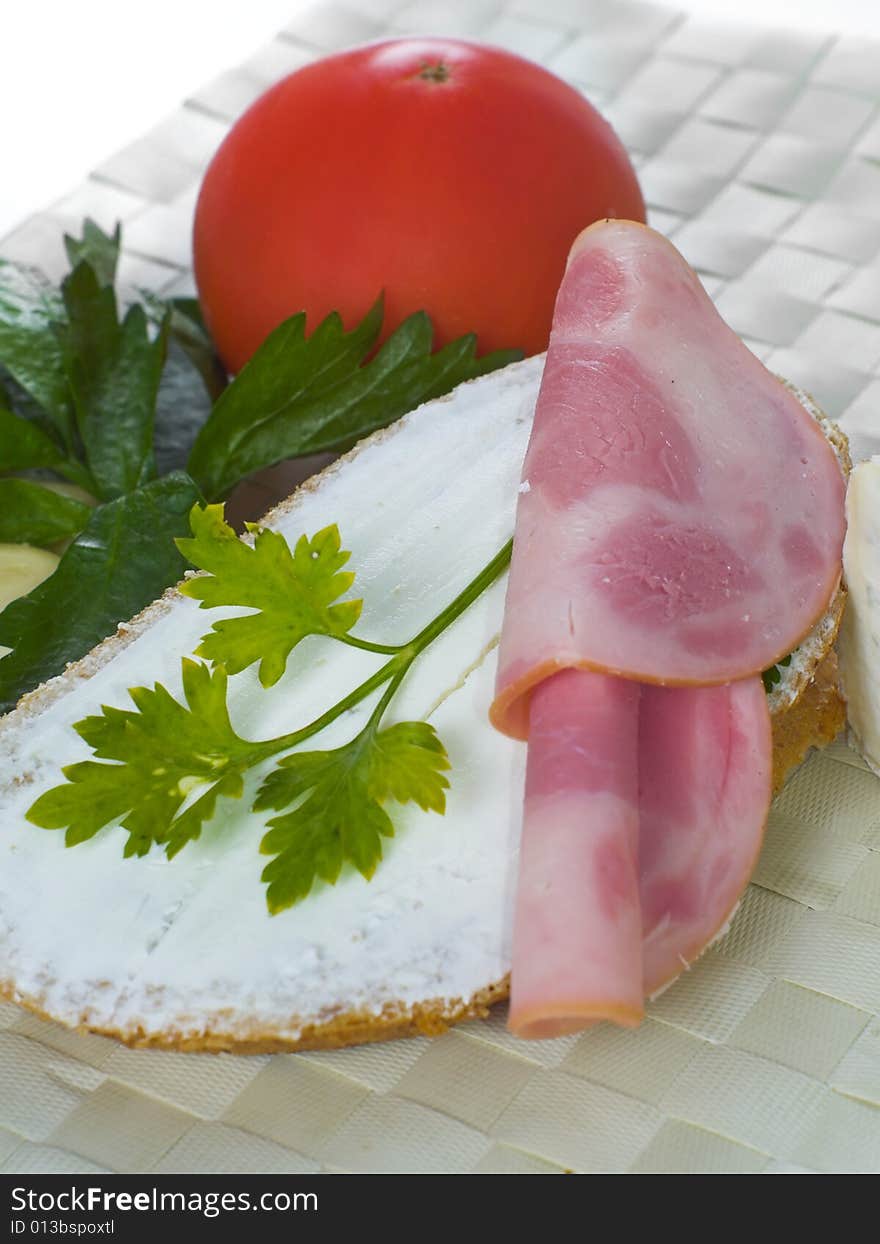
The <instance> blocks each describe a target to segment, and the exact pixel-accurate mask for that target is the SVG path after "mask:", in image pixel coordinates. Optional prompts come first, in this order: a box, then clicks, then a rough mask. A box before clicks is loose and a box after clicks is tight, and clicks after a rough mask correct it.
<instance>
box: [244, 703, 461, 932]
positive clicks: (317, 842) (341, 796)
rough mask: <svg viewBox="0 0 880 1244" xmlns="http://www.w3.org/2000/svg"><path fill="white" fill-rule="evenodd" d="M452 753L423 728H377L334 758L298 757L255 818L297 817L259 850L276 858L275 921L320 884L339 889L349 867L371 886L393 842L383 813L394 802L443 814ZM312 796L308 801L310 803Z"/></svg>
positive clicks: (288, 761)
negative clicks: (386, 843)
mask: <svg viewBox="0 0 880 1244" xmlns="http://www.w3.org/2000/svg"><path fill="white" fill-rule="evenodd" d="M447 769H449V760H448V758H447V755H446V751H445V748H444V747H443V744H442V743H441V741H440V739H439V738H438V737H437V734H436V732H435V730H434V728H433V727H432V726H430V725H428V723H427V722H424V721H406V722H400V723H398V724H397V725H394V726H389V727H388V728H387V729H385V730H379V729H377V728H376V726H375V725H374V724H373V722H372V721H371V722H370V723H369V724H368V725H367V726H366V728H365V729H364V730H363V731H362V732H361V733H360V734H359V735H357V736H356V738H354V739H353V740H352V741H351V742H350V743H346V744H345V745H344V746H343V747H339V748H336V749H335V750H334V751H313V752H295V753H294V754H293V755H291V756H286V757H285V758H284V759H283V760H281V761H280V762H279V767H278V768H277V769H275V770H273V772H272V773H270V774H269V776H268V777H267V778H266V779H265V781H264V782H263V785H262V787H261V788H260V791H259V794H258V795H257V799H256V802H255V803H254V809H255V810H257V811H258V810H261V809H264V808H272V809H274V810H276V811H278V810H281V809H283V808H286V807H288V806H289V805H290V804H291V803H294V802H296V801H297V800H299V801H300V802H298V803H297V806H296V807H295V808H294V809H293V811H291V812H287V813H285V814H284V815H283V816H276V817H274V818H273V819H272V820H270V821H269V827H270V828H269V831H268V833H266V834H265V836H264V837H263V840H262V842H261V843H260V850H261V851H262V852H263V854H264V855H273V856H274V857H275V858H274V859H273V860H272V861H271V862H270V863H269V864H267V865H266V867H265V869H264V870H263V877H262V879H263V881H265V882H267V883H268V887H269V888H268V890H267V893H266V902H267V904H268V906H269V911H270V912H272V913H273V915H274V914H276V913H277V912H279V911H283V910H284V909H285V908H287V907H291V906H293V904H294V903H298V902H299V901H300V900H301V899H303V898H305V897H306V896H307V895H308V893H309V892H310V890H311V889H312V886H313V885H314V882H315V880H316V878H320V879H321V880H322V881H326V882H328V883H329V884H330V885H333V884H335V882H336V880H337V878H338V877H339V874H340V871H341V870H342V866H343V864H344V863H346V862H349V863H351V864H353V865H354V866H355V868H356V869H357V870H358V872H360V873H361V874H362V875H363V876H364V877H366V878H367V880H369V878H370V877H372V875H373V873H374V872H375V870H376V866H377V864H378V863H379V861H380V860H381V858H382V838H383V837H385V838H390V837H393V835H394V826H393V824H392V822H391V818H390V817H389V815H388V813H387V812H386V811H385V809H384V807H383V806H382V805H383V804H384V803H386V802H387V801H388V800H390V799H393V800H395V801H396V802H398V803H416V804H418V806H419V807H420V808H422V809H423V810H425V811H429V810H430V811H434V812H440V813H442V812H444V811H445V808H446V795H445V791H446V789H447V787H448V786H449V782H448V780H447V778H446V777H445V776H444V771H445V770H447ZM303 796H305V798H303Z"/></svg>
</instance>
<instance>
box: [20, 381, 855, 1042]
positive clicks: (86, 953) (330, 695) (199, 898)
mask: <svg viewBox="0 0 880 1244" xmlns="http://www.w3.org/2000/svg"><path fill="white" fill-rule="evenodd" d="M541 366H542V360H541V359H540V358H538V359H529V360H526V361H525V362H523V363H520V364H515V365H514V366H512V367H510V368H507V369H506V370H505V371H504V372H501V373H495V374H493V375H491V376H487V377H484V378H481V379H480V380H477V381H473V382H471V383H469V384H467V385H463V386H461V387H460V388H459V389H457V390H456V391H455V392H454V393H453V394H451V395H449V396H448V397H446V398H442V399H438V400H437V401H434V402H431V403H428V404H426V405H425V406H424V407H422V408H421V409H419V410H418V411H415V412H413V413H412V414H411V415H409V416H407V417H406V418H405V419H404V420H402V421H401V422H400V423H398V424H396V425H394V427H392V428H390V429H388V430H386V431H385V432H382V433H379V434H377V435H376V436H374V437H372V438H370V439H369V440H368V441H365V442H363V443H362V444H360V445H359V446H357V447H356V448H355V449H354V450H353V451H352V452H351V453H350V454H349V455H347V456H346V458H344V459H342V460H341V461H340V462H338V463H336V464H334V465H333V466H332V467H330V468H328V470H327V471H325V472H324V473H323V474H322V475H321V476H319V477H317V478H316V479H314V480H310V481H309V482H308V483H307V484H306V485H304V486H303V487H302V488H301V489H299V490H298V491H297V492H296V493H295V494H294V495H293V496H292V497H290V498H288V500H287V501H285V502H283V503H282V504H281V505H279V506H278V507H277V508H276V509H275V510H273V511H272V512H271V513H270V514H269V515H267V518H266V520H265V521H266V524H267V525H269V526H271V527H273V528H275V529H276V530H278V531H281V532H282V533H283V534H284V535H285V537H286V538H287V539H288V540H293V539H295V538H296V537H297V536H298V535H299V534H301V533H302V532H303V531H306V532H314V531H316V530H318V529H319V528H321V527H323V526H325V525H327V524H328V523H330V522H334V521H335V522H337V523H338V524H339V526H340V530H341V532H342V536H343V542H344V544H345V546H346V547H349V548H351V549H352V551H353V556H352V561H351V566H352V568H354V569H355V570H356V571H357V572H358V579H357V582H356V588H357V590H358V594H363V596H364V599H365V606H364V616H363V622H362V628H361V629H362V631H363V633H364V634H365V635H367V636H368V637H370V638H375V639H385V640H386V641H387V640H392V639H396V638H400V639H404V638H406V637H407V636H408V635H409V634H412V633H414V632H415V631H416V630H417V629H418V628H419V626H420V625H422V624H424V622H425V621H427V620H428V619H429V618H430V617H432V616H433V615H434V614H435V613H436V612H437V611H438V609H439V608H440V607H442V605H443V604H444V603H445V602H446V601H448V600H449V599H451V598H452V597H453V596H454V595H455V594H456V592H457V591H458V590H460V588H461V587H462V586H463V585H464V583H466V582H467V581H468V580H469V579H470V578H471V577H472V575H473V574H474V573H475V571H476V570H477V569H479V567H480V566H482V565H484V564H485V563H486V562H487V561H488V560H489V558H490V557H491V556H492V555H493V554H494V553H495V552H496V551H497V549H498V548H499V547H500V546H501V545H502V544H503V543H504V540H505V539H506V538H507V537H508V536H509V534H510V531H511V530H512V527H513V513H514V507H515V501H516V494H517V487H518V482H519V470H520V463H521V461H522V456H523V452H524V450H525V445H526V441H527V438H528V432H529V426H530V420H531V413H532V411H533V409H534V402H535V397H536V393H537V387H538V383H539V380H540V374H541ZM798 396H799V397H800V399H801V400H802V401H803V403H804V405H805V406H807V408H808V409H810V408H811V405H812V404H811V403H809V399H807V398H806V397H805V396H804V395H801V394H798ZM814 413H815V411H814ZM823 426H826V425H824V424H823ZM827 430H828V432H829V437H830V439H831V440H832V443H834V444H835V447H836V448H837V450H838V453H839V455H840V456H841V460H842V462H844V460H845V456H846V450H845V444H844V442H843V441H842V440H841V439H840V438H839V434H837V433H836V432H835V431H834V430H833V429H832V428H830V425H829V426H828V427H827ZM503 597H504V584H503V583H498V584H496V585H494V586H493V588H491V589H490V590H489V591H488V592H487V593H486V594H485V595H484V596H483V597H482V598H481V599H480V600H479V601H478V602H477V603H476V604H475V605H474V606H472V608H471V609H470V610H469V611H468V612H467V614H466V615H464V617H463V618H462V619H460V620H459V622H458V623H456V625H455V626H454V627H453V628H451V629H450V630H449V631H448V632H447V633H445V634H444V635H443V636H442V637H441V639H440V640H438V641H437V644H436V645H435V646H433V647H432V648H431V649H429V650H428V652H427V653H426V654H425V655H424V656H423V658H422V659H421V660H420V662H419V663H418V665H417V666H416V667H415V668H414V670H413V673H412V675H411V676H410V679H409V681H408V683H406V684H404V688H403V690H402V692H401V702H400V703H399V705H398V704H395V712H396V713H397V714H398V716H399V717H400V718H405V717H427V718H428V719H429V720H431V721H432V722H433V724H434V725H435V726H436V727H437V729H438V731H439V733H440V735H441V737H442V738H443V739H444V741H445V743H446V745H447V748H448V750H449V754H450V758H451V760H452V766H453V768H452V772H451V774H450V777H451V781H452V788H451V790H450V796H449V805H448V810H447V813H446V816H445V818H443V819H441V818H439V817H437V816H435V815H432V814H429V813H422V812H420V811H419V810H418V809H412V808H409V807H407V808H404V809H399V810H397V811H396V812H395V821H396V824H397V826H398V832H397V835H396V837H395V838H394V839H393V840H392V841H391V842H390V843H389V845H388V847H387V849H386V853H385V854H386V858H385V860H384V862H383V864H382V865H381V866H380V868H379V869H378V871H377V873H376V876H375V877H374V879H373V880H372V881H371V882H369V883H367V882H365V881H364V880H363V878H361V877H360V876H359V875H358V874H357V873H354V872H347V871H344V872H343V875H342V876H341V877H340V879H339V881H338V883H337V885H336V886H335V887H329V886H323V885H321V886H318V887H317V888H316V890H315V892H314V893H313V894H312V895H311V896H310V897H309V898H308V899H307V900H306V901H305V902H304V903H302V904H300V905H299V906H297V907H295V908H293V909H291V910H290V911H288V912H284V913H282V914H281V915H279V916H277V917H269V916H268V915H267V913H266V909H265V901H264V895H263V890H262V887H261V885H260V882H259V875H260V871H261V868H262V863H263V861H262V860H261V857H260V856H259V854H258V850H257V847H258V843H259V838H260V836H261V833H262V830H263V818H262V817H259V816H257V815H255V814H253V813H251V812H249V810H248V809H249V798H248V797H251V798H252V795H253V784H250V785H249V786H248V789H247V791H246V797H245V799H243V800H241V801H238V802H233V801H228V800H227V801H224V803H223V806H222V807H221V808H220V810H219V812H218V815H217V817H216V818H215V821H214V822H212V823H211V825H209V826H208V827H206V831H205V833H204V834H203V837H202V839H201V840H200V841H198V842H196V843H193V844H190V845H189V846H188V847H187V848H186V850H185V851H184V852H183V853H182V854H181V855H180V856H179V857H177V859H175V860H174V861H173V862H171V863H168V862H167V861H166V860H165V859H164V857H163V856H162V855H161V854H159V853H158V852H156V853H154V854H153V855H151V856H150V857H148V858H147V859H144V860H124V859H123V858H122V845H123V837H122V835H121V834H120V833H119V832H118V831H116V830H114V829H109V830H105V831H103V832H102V833H101V834H99V835H98V836H97V838H95V839H93V840H92V841H90V842H88V843H84V844H82V845H80V846H78V847H76V848H75V849H69V850H68V849H65V847H64V845H63V841H62V836H61V835H60V834H59V833H53V832H49V831H45V830H39V829H36V828H34V827H33V826H31V825H29V824H28V823H27V822H26V821H25V819H24V814H25V812H26V810H27V808H28V807H29V806H30V804H31V803H32V802H33V800H34V799H35V798H36V796H37V795H39V794H40V793H41V792H42V791H43V790H45V789H47V788H48V787H50V786H53V785H56V784H57V783H58V782H59V780H60V778H61V774H60V768H61V766H62V765H64V764H68V763H72V762H74V761H76V760H79V759H83V758H85V757H86V756H88V754H89V753H88V749H87V748H86V747H85V745H84V744H83V743H82V742H81V740H79V739H78V737H77V736H76V734H75V733H74V732H73V730H72V729H71V725H72V723H73V722H75V721H78V720H80V719H81V718H83V717H85V716H86V715H88V714H89V713H93V712H95V711H97V709H98V708H99V706H100V705H102V704H105V703H110V704H116V705H119V706H122V705H125V704H126V703H127V688H128V687H129V686H133V685H138V684H144V683H152V682H153V681H154V680H160V681H162V682H163V683H164V684H165V685H166V686H168V687H169V689H170V690H171V691H172V692H175V693H176V692H177V691H178V690H179V686H180V676H179V663H180V658H181V657H182V656H184V655H187V654H189V653H191V652H192V651H193V650H194V648H195V647H196V645H197V643H198V640H199V637H200V635H201V634H202V633H203V632H204V631H205V630H207V629H208V626H209V625H210V623H211V622H212V621H213V620H215V618H216V617H218V616H219V613H211V614H206V613H204V612H200V611H199V610H198V609H197V608H196V607H195V603H194V602H193V601H191V600H188V599H186V598H184V597H182V596H180V595H179V594H178V593H177V592H176V591H174V590H172V591H169V592H167V593H166V594H165V596H164V597H163V599H162V600H161V601H158V602H157V603H156V604H154V605H152V606H150V608H148V609H147V610H145V611H144V613H142V614H141V615H140V616H139V617H138V618H136V619H134V620H133V621H131V622H130V623H127V624H125V625H124V626H121V627H120V628H119V632H118V634H117V635H115V636H113V637H111V638H110V639H108V640H106V641H105V642H104V643H103V644H101V645H100V646H99V647H98V648H96V649H95V650H94V651H93V652H91V653H90V654H89V655H88V656H86V657H85V658H83V660H82V661H79V662H77V663H76V664H75V665H73V666H71V667H70V668H69V669H68V670H67V672H66V673H65V674H64V675H62V676H61V677H60V678H57V679H53V680H52V681H51V682H50V683H48V684H46V685H45V686H43V687H41V688H39V689H38V690H37V691H35V692H33V693H32V694H31V695H29V696H27V697H25V699H24V700H23V701H22V703H21V704H20V705H19V707H18V708H17V709H16V710H15V712H13V713H11V714H10V715H9V716H8V717H7V718H5V719H4V720H3V721H0V995H2V996H4V997H6V998H10V999H12V1000H15V1001H17V1002H19V1003H20V1004H22V1005H24V1006H27V1007H29V1008H30V1009H32V1010H34V1011H36V1012H38V1013H39V1014H42V1015H45V1016H47V1017H50V1018H53V1019H56V1020H59V1021H61V1022H62V1023H65V1024H68V1025H71V1026H76V1027H80V1028H84V1029H88V1030H90V1031H95V1032H100V1033H104V1034H108V1035H112V1036H115V1037H118V1038H119V1039H120V1040H122V1041H124V1042H126V1043H127V1044H130V1045H141V1046H154V1047H165V1048H173V1049H180V1050H234V1051H236V1052H239V1053H247V1052H271V1051H279V1050H303V1049H317V1048H331V1047H338V1046H344V1045H351V1044H355V1043H359V1042H366V1041H378V1040H385V1039H388V1038H392V1037H400V1036H405V1035H409V1034H415V1033H421V1034H432V1035H433V1034H436V1033H439V1032H442V1031H444V1030H445V1029H446V1028H447V1027H448V1026H449V1025H451V1024H454V1023H456V1022H459V1021H460V1020H464V1019H469V1018H473V1017H476V1016H482V1015H485V1013H486V1011H487V1009H488V1007H489V1006H490V1005H491V1004H492V1003H493V1002H496V1001H497V1000H499V999H501V998H503V997H505V996H506V992H507V972H508V968H509V941H510V927H509V926H510V909H511V899H512V893H513V889H512V887H513V880H514V875H515V868H516V853H517V846H518V829H519V815H520V809H521V800H522V782H523V766H524V756H525V749H524V748H523V747H522V746H521V745H520V744H517V743H513V742H511V740H509V739H506V738H503V737H502V736H501V735H499V734H497V733H496V732H495V731H493V730H492V729H491V727H490V726H489V725H488V722H487V717H486V713H487V709H488V703H489V700H490V698H491V694H492V686H493V680H494V646H495V643H496V642H497V635H498V631H499V628H500V622H501V613H502V608H503ZM843 603H844V595H843V592H842V590H841V591H840V592H839V593H838V595H837V596H836V598H835V600H834V601H833V602H832V604H831V606H830V608H829V611H828V613H827V615H826V617H825V618H824V619H823V620H822V621H821V622H820V623H819V624H818V625H817V627H816V628H814V631H813V632H812V633H811V635H810V636H809V637H808V638H807V640H805V641H804V643H803V644H802V645H801V647H800V648H799V650H798V652H797V653H796V654H795V655H794V656H793V659H792V661H791V662H790V663H789V665H788V666H786V667H782V668H781V669H780V680H779V683H778V684H777V686H776V687H775V688H774V689H773V691H772V693H771V711H772V715H773V725H774V780H775V784H776V787H777V789H778V788H779V786H781V784H782V781H783V780H784V778H785V776H786V774H787V773H788V772H789V771H790V770H791V768H792V767H793V766H794V765H796V764H798V763H799V762H800V761H801V760H802V759H803V757H804V755H805V754H806V752H807V751H808V750H809V748H810V747H811V746H814V745H822V744H824V743H826V742H828V741H829V740H830V739H831V738H833V737H834V736H835V735H836V733H837V732H838V730H839V728H840V727H841V726H842V724H843V706H842V702H841V700H840V696H839V693H838V691H837V681H836V664H835V657H834V653H833V648H832V645H833V642H834V637H835V634H836V630H837V625H838V624H839V621H840V616H841V613H842V610H843ZM374 662H375V658H372V657H370V656H369V654H364V653H359V652H356V651H354V650H352V649H348V648H346V649H340V648H331V647H330V645H329V643H328V642H327V641H321V640H309V641H306V642H305V643H304V644H303V645H301V647H300V648H299V649H297V651H296V653H295V654H294V659H293V660H292V661H291V665H290V668H289V670H288V673H287V675H286V676H285V678H284V679H283V680H282V681H281V683H279V684H278V686H277V687H276V688H274V689H273V690H272V691H269V692H266V691H262V690H261V689H260V688H259V687H258V685H257V682H256V676H255V674H254V671H249V672H246V673H244V674H242V675H240V676H239V677H237V678H236V679H234V680H232V681H231V684H230V685H231V694H230V707H231V712H232V718H233V722H234V724H235V725H236V726H237V727H238V729H239V730H240V731H241V732H242V733H243V734H245V735H249V736H250V737H254V738H259V737H268V736H270V735H274V734H277V733H281V732H282V731H284V730H289V729H291V728H292V727H293V726H295V725H296V724H297V723H299V722H301V721H303V720H307V719H308V718H310V717H311V716H314V710H315V708H316V707H318V706H324V705H326V704H327V703H331V702H333V701H334V700H335V699H337V698H338V696H339V695H341V694H343V693H344V692H345V691H346V690H347V689H348V688H350V687H351V686H352V685H354V683H355V682H357V681H359V680H360V678H361V677H363V676H364V673H365V672H366V671H370V670H372V668H374ZM368 711H369V706H368V705H367V706H364V708H363V712H364V713H367V712H368ZM359 712H360V710H358V711H356V712H355V713H353V714H352V715H351V716H350V717H348V718H346V720H345V721H344V722H339V723H336V725H335V727H334V728H331V731H328V735H327V739H326V742H325V741H324V740H323V739H322V742H321V745H322V746H324V745H336V744H337V743H338V742H341V741H343V740H344V739H345V738H348V737H350V736H351V735H352V734H353V733H354V732H355V731H356V730H357V729H358V727H359V724H360V721H361V717H360V716H359ZM334 729H335V733H333V730H334Z"/></svg>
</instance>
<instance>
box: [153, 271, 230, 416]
mask: <svg viewBox="0 0 880 1244" xmlns="http://www.w3.org/2000/svg"><path fill="white" fill-rule="evenodd" d="M141 297H142V299H143V302H144V306H145V307H146V310H147V314H148V315H149V316H150V318H151V319H152V320H153V322H154V323H155V324H161V323H163V322H164V320H165V319H166V318H167V320H168V332H169V339H170V340H171V341H173V342H176V344H177V345H178V346H179V347H180V349H181V351H183V352H184V353H185V354H186V356H187V358H188V359H189V361H190V363H191V365H192V367H193V368H194V369H195V371H196V372H197V373H198V375H199V376H200V378H201V382H202V384H203V386H204V388H205V390H206V392H207V394H208V396H209V397H210V398H211V401H212V402H215V401H216V400H217V398H218V397H219V396H220V394H221V393H222V392H223V390H224V389H225V388H226V385H227V382H228V377H227V375H226V369H225V368H224V366H223V364H222V362H221V361H220V357H219V355H218V354H217V351H216V350H215V349H214V343H213V341H212V340H211V335H210V333H209V332H208V329H207V327H206V326H205V321H204V319H203V317H202V309H201V307H200V306H199V303H198V299H196V298H167V299H166V298H161V297H160V296H159V295H158V294H154V293H152V291H150V290H141Z"/></svg>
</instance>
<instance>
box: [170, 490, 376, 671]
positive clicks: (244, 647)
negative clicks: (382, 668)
mask: <svg viewBox="0 0 880 1244" xmlns="http://www.w3.org/2000/svg"><path fill="white" fill-rule="evenodd" d="M190 525H191V527H192V532H193V535H192V539H182V540H180V539H179V540H178V541H177V547H178V548H179V549H180V551H181V553H183V555H184V557H186V558H187V559H188V560H189V561H191V562H192V564H193V565H194V566H198V567H199V569H200V570H206V571H208V572H209V575H208V576H205V575H199V576H197V577H195V578H192V579H188V580H187V581H186V582H185V583H183V584H182V585H181V588H180V590H181V592H183V593H184V595H186V596H192V597H193V598H194V599H195V600H199V601H201V607H202V608H203V609H214V608H216V607H217V606H218V605H240V606H245V607H246V608H252V609H256V610H258V611H259V612H257V613H254V614H249V615H248V616H246V617H242V618H225V619H223V620H222V621H220V622H215V623H214V626H213V629H212V632H211V634H209V635H206V636H205V637H204V639H203V640H202V642H201V644H200V646H199V648H198V649H197V651H196V655H197V656H201V657H206V658H207V659H208V660H210V661H222V662H223V664H224V665H225V666H226V668H227V669H228V670H229V673H230V674H238V673H239V672H240V671H241V670H243V669H246V668H247V667H248V666H249V665H252V664H253V663H254V662H255V661H259V662H260V682H261V683H262V684H263V686H264V687H271V686H273V684H274V683H276V682H277V681H278V679H279V678H280V677H281V675H282V674H283V673H284V670H285V668H286V666H287V658H288V657H289V656H290V653H291V652H292V651H293V649H294V648H295V647H296V645H297V644H298V643H299V642H300V640H302V639H305V637H306V636H307V635H335V636H337V637H340V636H343V635H345V634H347V632H348V631H350V630H351V628H352V627H353V626H354V624H355V622H357V620H358V618H359V617H360V613H361V606H362V602H361V601H359V600H347V601H342V602H340V603H338V604H333V602H334V601H338V599H339V597H340V596H342V595H344V593H345V592H347V591H348V590H349V588H350V587H351V585H352V583H353V582H354V575H353V574H351V573H350V572H348V571H343V570H342V567H343V566H344V565H345V563H346V562H347V561H348V559H349V557H350V556H351V554H350V553H348V552H346V551H345V550H344V549H341V548H340V539H339V530H338V528H336V527H335V526H333V527H325V528H324V530H323V531H319V532H318V534H317V535H315V536H312V537H311V539H309V537H308V536H301V537H300V538H299V540H298V541H297V542H296V546H295V548H294V550H293V552H291V550H290V547H289V545H288V543H287V541H286V540H285V539H284V537H283V536H282V535H279V534H278V532H275V531H269V530H267V529H260V528H259V527H258V526H256V524H253V523H249V524H248V530H249V531H251V532H253V533H255V539H254V543H253V546H251V545H249V544H246V543H245V542H244V541H243V540H239V539H238V537H237V536H236V534H235V532H234V531H233V530H232V528H231V527H230V526H229V525H228V524H227V523H226V522H225V521H224V519H223V506H222V505H209V506H206V507H205V508H204V509H202V508H200V507H199V506H195V507H194V508H193V511H192V513H191V515H190Z"/></svg>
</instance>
